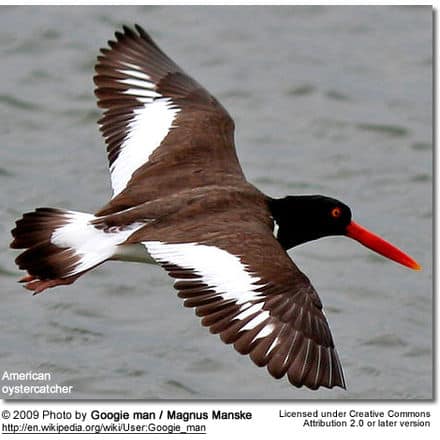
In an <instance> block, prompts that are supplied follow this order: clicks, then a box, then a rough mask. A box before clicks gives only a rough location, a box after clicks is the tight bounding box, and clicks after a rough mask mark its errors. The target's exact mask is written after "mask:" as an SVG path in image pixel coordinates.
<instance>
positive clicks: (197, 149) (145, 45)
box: [94, 25, 244, 215]
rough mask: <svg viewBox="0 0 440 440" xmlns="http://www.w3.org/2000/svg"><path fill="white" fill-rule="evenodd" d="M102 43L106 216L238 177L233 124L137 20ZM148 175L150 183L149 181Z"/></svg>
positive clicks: (97, 79)
mask: <svg viewBox="0 0 440 440" xmlns="http://www.w3.org/2000/svg"><path fill="white" fill-rule="evenodd" d="M115 35H116V41H109V46H110V49H101V52H102V55H100V56H99V57H98V63H97V65H96V67H95V69H96V73H97V75H96V76H95V78H94V80H95V83H96V85H97V89H96V91H95V93H96V96H97V97H98V106H99V107H101V108H104V109H106V111H105V113H104V116H103V118H102V119H101V120H100V125H101V131H102V133H103V135H104V138H105V141H106V143H107V151H108V159H109V166H110V173H111V180H112V187H113V192H114V195H113V200H112V201H111V202H110V203H109V204H108V205H107V206H105V207H104V208H102V210H101V211H100V212H99V215H103V214H110V213H112V212H117V211H120V210H122V209H125V208H128V207H131V206H134V205H138V204H139V203H142V202H144V201H148V200H154V199H156V198H158V197H161V196H166V195H170V194H173V193H175V192H178V191H181V190H182V189H186V188H194V187H197V186H204V185H210V184H215V183H219V182H223V183H224V182H225V180H226V181H227V180H228V179H229V180H230V181H231V182H232V183H233V182H234V181H236V180H241V181H242V180H243V179H244V176H243V173H242V170H241V167H240V164H239V162H238V159H237V155H236V151H235V147H234V123H233V120H232V119H231V117H230V116H229V114H228V113H227V111H226V110H225V109H224V108H223V107H222V106H221V104H220V103H219V102H218V101H217V100H216V99H215V98H214V97H213V96H211V95H210V94H209V93H208V92H207V91H206V90H205V89H204V88H203V87H202V86H200V85H199V84H198V83H197V82H196V81H194V80H193V79H192V78H191V77H189V76H188V75H186V74H185V73H184V72H183V70H182V69H180V68H179V67H178V66H177V65H176V64H175V63H174V62H173V61H172V60H171V59H170V58H168V57H167V56H166V55H165V54H164V53H163V52H162V51H161V50H160V49H159V48H158V47H157V45H156V44H155V43H154V42H153V40H152V39H151V38H150V36H149V35H148V34H147V33H146V32H145V31H144V30H143V29H142V28H141V27H139V26H137V25H136V31H133V30H131V29H129V28H127V27H124V32H123V33H120V32H116V34H115ZM153 179H154V183H152V181H153Z"/></svg>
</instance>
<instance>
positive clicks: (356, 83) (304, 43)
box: [0, 6, 433, 399]
mask: <svg viewBox="0 0 440 440" xmlns="http://www.w3.org/2000/svg"><path fill="white" fill-rule="evenodd" d="M134 22H138V23H139V24H141V25H143V26H144V27H145V28H146V29H147V30H148V31H150V32H151V34H152V36H153V37H154V38H155V39H156V41H157V42H158V44H159V45H160V46H161V47H162V48H163V49H164V50H165V51H166V52H167V53H168V54H169V55H170V56H171V57H172V58H174V59H175V60H176V61H177V63H178V64H180V65H181V66H182V67H184V68H185V69H186V71H187V72H189V73H190V74H192V75H193V76H194V77H195V78H196V79H197V80H198V81H199V82H201V83H202V84H203V85H205V86H206V87H207V88H208V89H209V90H210V91H211V92H212V93H213V94H214V95H215V96H217V97H218V98H219V99H220V100H221V102H222V103H223V104H224V106H225V107H226V108H227V109H228V110H229V112H230V113H231V114H232V115H233V117H234V119H235V122H236V127H237V129H236V144H237V150H238V155H239V157H240V160H241V163H242V166H243V169H244V170H245V173H246V175H247V177H248V179H249V180H250V181H251V182H252V183H254V184H255V185H257V186H258V187H259V188H260V189H261V190H263V191H265V192H266V193H268V194H270V195H271V196H282V195H285V194H314V193H322V194H326V195H330V196H334V197H337V198H340V199H341V200H343V201H345V202H346V203H347V204H349V205H350V206H351V207H352V210H353V213H354V218H355V220H357V221H358V222H360V223H361V224H364V225H365V226H367V227H368V228H370V229H372V230H373V231H376V232H377V233H379V234H381V235H382V236H384V237H386V238H387V239H389V240H390V241H391V242H393V243H395V244H397V245H398V246H400V247H401V248H402V249H404V250H406V251H408V253H410V254H411V255H412V256H413V257H414V258H416V259H417V260H418V261H419V262H420V263H421V264H422V265H423V271H421V272H414V271H411V270H409V269H406V268H404V267H402V266H399V265H397V264H395V263H393V262H389V261H386V260H385V259H384V258H382V257H380V256H377V255H375V254H373V253H372V252H370V251H368V250H367V249H365V248H363V247H362V246H360V245H359V244H357V243H355V242H353V241H351V240H348V239H345V238H340V237H339V238H326V239H323V240H319V241H317V242H312V243H309V244H306V245H304V246H301V247H299V248H297V249H295V250H293V251H291V252H290V255H291V256H292V258H294V259H295V262H296V263H297V264H298V265H299V267H300V268H302V270H303V271H304V272H305V273H306V274H307V275H308V276H309V277H310V278H311V280H312V282H313V284H314V286H315V288H316V289H317V291H318V292H319V294H320V296H321V299H322V301H323V303H324V306H325V310H326V314H327V318H328V320H329V323H330V326H331V328H332V332H333V336H334V339H335V343H336V345H337V349H338V351H339V355H340V358H341V360H342V363H343V366H344V371H345V375H346V380H347V386H348V389H347V391H343V390H340V389H333V390H326V389H323V390H320V391H317V392H316V391H315V392H312V391H309V390H307V389H301V390H298V389H296V388H294V387H292V386H290V385H289V383H288V382H287V380H285V379H282V380H279V381H276V380H274V379H272V378H271V377H270V376H269V374H268V373H267V372H266V370H265V369H262V368H261V369H259V368H257V367H255V366H254V365H253V364H252V362H251V361H250V360H249V359H248V358H247V357H246V356H240V355H238V354H237V353H236V352H235V351H234V350H233V349H232V348H231V347H230V346H227V345H224V344H223V343H221V342H220V340H219V339H218V337H217V336H215V335H210V334H209V332H208V330H207V329H206V328H202V327H201V326H200V323H199V321H198V318H196V317H195V316H194V314H193V311H192V310H190V309H185V308H183V307H182V305H181V300H180V299H179V298H177V296H176V294H175V292H174V290H173V288H172V281H171V279H170V278H169V277H168V276H167V275H166V274H165V272H164V271H162V270H161V269H160V268H159V267H153V266H147V265H139V264H128V263H117V262H114V263H107V264H105V265H104V266H102V267H99V268H98V269H96V270H94V271H93V272H92V273H89V274H88V275H86V276H85V277H84V278H82V279H80V280H79V281H77V282H76V283H75V284H74V285H72V286H70V287H61V288H58V289H54V290H50V291H47V292H45V293H44V294H42V295H40V296H36V297H32V296H31V295H29V294H28V292H27V291H25V290H23V289H22V287H21V286H20V285H19V284H17V283H16V280H17V279H18V277H20V276H21V275H22V274H21V273H19V271H18V270H17V268H16V267H15V265H14V258H15V257H16V255H17V252H14V251H12V250H9V249H8V243H9V241H10V235H9V231H10V229H11V228H12V227H13V225H14V221H15V220H16V219H17V218H18V217H20V216H21V214H22V213H23V212H25V211H30V210H32V209H34V208H36V207H39V206H54V207H61V208H67V209H74V210H80V211H85V212H93V211H96V210H97V209H98V208H99V207H100V206H102V205H103V204H104V203H105V202H106V201H107V200H108V198H109V197H110V194H111V193H110V185H109V178H108V170H107V162H106V154H105V147H104V144H103V140H102V139H101V137H100V135H99V132H98V129H97V125H96V121H97V119H98V117H99V114H100V113H99V112H98V110H97V108H96V103H95V98H94V95H93V89H94V85H93V83H92V76H93V66H94V63H95V59H96V55H97V52H98V49H99V48H100V47H104V46H105V45H106V41H107V40H108V39H110V38H112V36H113V32H114V31H115V30H116V29H118V28H120V26H121V25H122V24H124V23H125V24H133V23H134ZM0 51H1V60H2V62H1V67H0V72H1V86H0V88H1V90H0V111H1V117H0V135H1V138H0V139H1V149H0V154H1V162H0V183H1V191H0V243H1V247H0V292H1V309H0V370H1V371H2V372H3V371H4V370H8V371H28V370H33V371H49V372H51V373H52V378H53V380H52V382H53V383H58V384H63V385H73V394H72V395H71V396H70V398H77V399H89V398H93V399H132V398H136V399H315V398H319V399H427V398H431V396H432V387H433V383H432V356H433V352H432V240H433V237H432V215H433V212H432V154H433V153H432V75H431V70H432V56H431V54H432V10H431V8H429V7H336V6H333V7H298V6H290V7H289V6H284V7H168V6H161V7H138V6H137V7H128V6H123V7H102V6H100V7H23V6H22V7H5V6H2V7H0ZM27 397H35V396H27Z"/></svg>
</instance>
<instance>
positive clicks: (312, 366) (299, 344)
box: [137, 213, 345, 389]
mask: <svg viewBox="0 0 440 440" xmlns="http://www.w3.org/2000/svg"><path fill="white" fill-rule="evenodd" d="M239 215H240V214H239ZM230 218H231V215H230V213H228V219H229V221H228V220H226V218H224V219H223V220H222V219H221V218H219V216H218V215H217V216H215V220H214V219H213V222H214V221H215V224H214V225H213V226H210V225H211V224H212V223H211V221H210V220H211V219H209V218H208V219H207V221H206V222H205V223H204V224H203V225H201V226H200V228H198V229H197V230H194V228H192V229H191V228H189V227H188V228H186V227H185V224H183V225H181V226H182V227H181V228H180V227H179V230H182V231H183V232H182V236H176V235H175V238H174V239H172V240H170V239H168V240H166V241H165V240H163V241H162V240H160V236H161V235H162V234H161V233H160V232H158V233H154V232H153V233H152V231H151V230H150V231H149V232H148V234H146V236H148V237H149V238H148V241H143V240H142V241H143V244H144V245H145V246H146V247H147V250H148V252H149V253H150V254H151V255H152V256H153V258H155V260H156V261H158V262H159V263H160V264H161V265H162V266H163V267H164V268H165V269H166V270H167V271H168V272H169V274H170V276H172V277H174V278H176V282H175V284H174V287H175V288H176V289H177V290H178V291H179V296H180V297H181V298H184V300H185V301H184V305H185V306H186V307H195V310H196V314H197V315H198V316H200V317H201V318H202V324H203V325H204V326H207V327H209V328H210V330H211V332H212V333H218V334H219V335H220V337H221V339H222V340H223V341H224V342H225V343H228V344H229V343H232V344H234V347H235V349H236V350H237V351H238V352H240V353H242V354H249V356H250V357H251V359H252V360H253V361H254V362H255V364H257V365H258V366H267V369H268V371H269V373H270V374H271V375H272V376H274V377H275V378H280V377H282V376H284V375H286V374H287V377H288V379H289V381H290V382H291V383H292V384H293V385H295V386H297V387H300V386H302V385H305V386H307V387H309V388H311V389H316V388H318V387H320V386H323V387H328V388H332V387H334V386H340V387H343V388H345V382H344V376H343V372H342V367H341V364H340V361H339V358H338V355H337V352H336V349H335V347H334V344H333V339H332V336H331V333H330V329H329V327H328V324H327V320H326V318H325V316H324V313H323V311H322V304H321V301H320V299H319V297H318V295H317V293H316V291H315V289H314V288H313V286H312V285H311V284H310V281H309V280H308V278H307V277H306V276H305V275H304V274H303V273H302V272H301V271H300V270H299V269H298V268H297V267H296V265H295V264H294V263H293V262H292V260H291V259H290V258H289V256H288V255H287V254H286V252H285V251H284V250H283V249H282V248H281V246H280V244H279V243H278V241H277V240H276V239H275V238H274V237H273V235H272V233H271V230H270V227H269V226H268V225H266V224H264V223H262V222H257V221H254V220H252V219H247V220H245V221H243V220H242V221H241V222H237V223H235V222H233V227H231V225H230V223H231V222H230ZM240 225H242V226H240ZM210 229H211V230H212V233H210V232H209V230H210ZM140 235H142V232H141V231H140ZM151 236H153V237H155V238H154V239H152V240H151V238H150V237H151ZM164 236H165V237H169V232H167V231H165V234H164ZM202 237H205V238H202ZM137 238H140V236H139V233H138V234H137Z"/></svg>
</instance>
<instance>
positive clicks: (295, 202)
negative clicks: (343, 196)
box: [269, 195, 351, 249]
mask: <svg viewBox="0 0 440 440" xmlns="http://www.w3.org/2000/svg"><path fill="white" fill-rule="evenodd" d="M269 207H270V210H271V212H272V216H273V218H274V220H275V222H276V223H277V225H278V228H279V229H278V234H277V238H278V241H279V242H280V243H281V245H282V246H283V248H284V249H290V248H291V247H293V246H297V245H299V244H301V243H305V242H307V241H311V240H316V239H318V238H321V237H326V236H329V235H345V234H346V232H347V226H348V225H349V224H350V222H351V211H350V208H349V207H348V206H347V205H345V204H344V203H342V202H340V201H339V200H336V199H333V198H331V197H325V196H321V195H313V196H288V197H284V198H283V199H272V200H271V201H270V203H269Z"/></svg>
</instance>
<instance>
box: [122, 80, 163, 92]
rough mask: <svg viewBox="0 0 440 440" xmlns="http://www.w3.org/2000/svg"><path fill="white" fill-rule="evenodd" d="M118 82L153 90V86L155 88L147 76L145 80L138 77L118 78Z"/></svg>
mask: <svg viewBox="0 0 440 440" xmlns="http://www.w3.org/2000/svg"><path fill="white" fill-rule="evenodd" d="M118 82H119V83H121V84H127V85H129V86H135V87H136V86H137V87H141V88H143V89H152V90H154V88H155V87H154V83H152V82H151V81H149V78H148V79H147V80H140V79H134V78H126V79H118Z"/></svg>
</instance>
